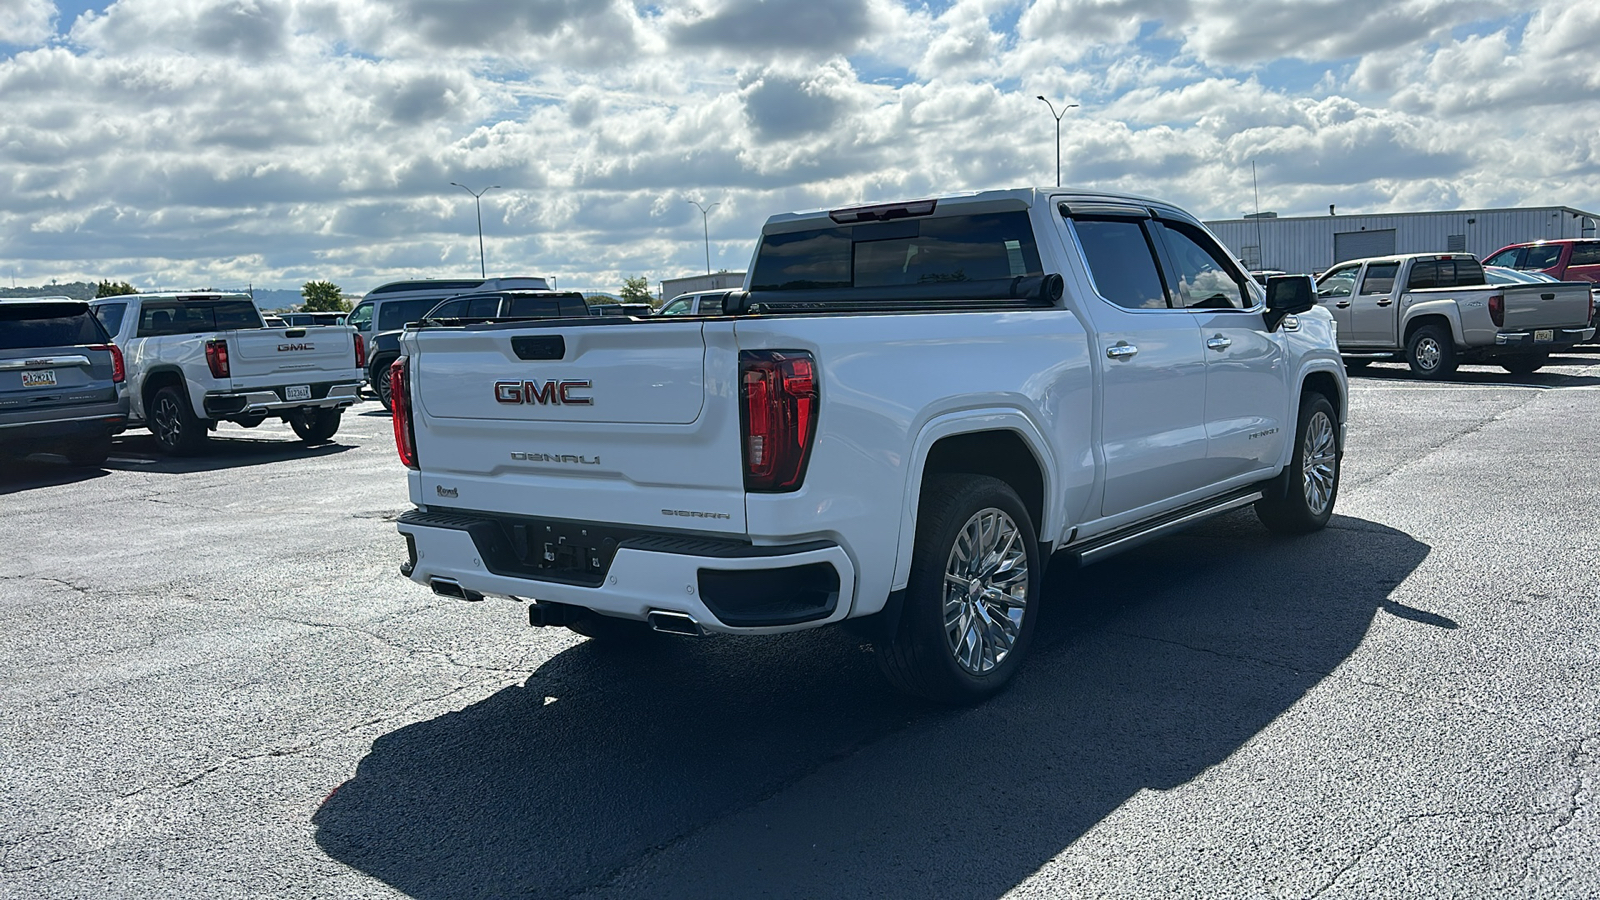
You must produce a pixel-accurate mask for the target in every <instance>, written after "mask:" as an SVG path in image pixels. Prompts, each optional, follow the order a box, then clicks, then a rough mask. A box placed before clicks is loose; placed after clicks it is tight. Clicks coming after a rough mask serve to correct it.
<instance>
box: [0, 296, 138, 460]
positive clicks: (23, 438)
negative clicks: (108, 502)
mask: <svg viewBox="0 0 1600 900" xmlns="http://www.w3.org/2000/svg"><path fill="white" fill-rule="evenodd" d="M127 424H128V392H127V386H126V368H125V366H124V361H123V358H122V352H121V351H120V350H118V349H117V346H116V345H115V344H113V343H112V342H111V338H110V336H109V335H107V334H106V331H105V329H104V328H103V327H101V325H100V323H99V321H97V320H96V319H95V317H94V316H93V315H91V314H90V312H89V304H88V303H87V302H85V301H83V300H71V299H68V298H66V297H49V298H20V299H0V456H3V457H19V456H27V455H28V454H30V453H39V452H45V453H51V452H54V453H59V454H61V455H62V456H64V457H66V459H67V462H68V463H70V464H71V465H74V466H82V467H85V468H92V467H95V466H100V465H104V464H105V461H106V457H107V456H109V455H111V438H112V436H113V435H115V434H117V433H118V432H120V431H122V430H123V429H124V428H126V427H127Z"/></svg>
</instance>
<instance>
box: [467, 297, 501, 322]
mask: <svg viewBox="0 0 1600 900" xmlns="http://www.w3.org/2000/svg"><path fill="white" fill-rule="evenodd" d="M498 315H500V298H499V297H479V298H477V299H475V300H473V301H471V302H469V303H468V304H467V318H469V319H493V318H495V317H496V316H498Z"/></svg>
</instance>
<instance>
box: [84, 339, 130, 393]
mask: <svg viewBox="0 0 1600 900" xmlns="http://www.w3.org/2000/svg"><path fill="white" fill-rule="evenodd" d="M89 349H90V350H105V351H108V352H109V353H110V354H111V380H112V381H113V382H114V383H116V384H121V383H123V382H124V381H127V380H128V366H127V364H126V363H124V362H123V361H122V349H121V348H120V347H118V346H117V345H116V344H90V345H89Z"/></svg>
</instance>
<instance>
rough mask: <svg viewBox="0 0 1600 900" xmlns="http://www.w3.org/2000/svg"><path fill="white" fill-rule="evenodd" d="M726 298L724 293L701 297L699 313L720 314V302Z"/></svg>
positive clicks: (704, 314)
mask: <svg viewBox="0 0 1600 900" xmlns="http://www.w3.org/2000/svg"><path fill="white" fill-rule="evenodd" d="M727 299H728V297H727V295H726V294H718V295H717V296H715V297H701V298H700V310H699V314H700V315H702V316H720V315H722V303H723V301H725V300H727Z"/></svg>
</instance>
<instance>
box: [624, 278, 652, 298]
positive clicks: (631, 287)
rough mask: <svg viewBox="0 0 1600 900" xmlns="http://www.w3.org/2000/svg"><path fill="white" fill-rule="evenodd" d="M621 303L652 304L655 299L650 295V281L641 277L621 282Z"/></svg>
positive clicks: (625, 279)
mask: <svg viewBox="0 0 1600 900" xmlns="http://www.w3.org/2000/svg"><path fill="white" fill-rule="evenodd" d="M622 302H623V303H654V302H655V297H653V296H651V294H650V279H648V278H646V277H644V276H643V275H635V276H634V277H632V278H624V279H623V280H622Z"/></svg>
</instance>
